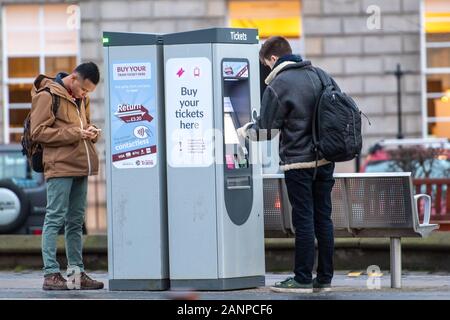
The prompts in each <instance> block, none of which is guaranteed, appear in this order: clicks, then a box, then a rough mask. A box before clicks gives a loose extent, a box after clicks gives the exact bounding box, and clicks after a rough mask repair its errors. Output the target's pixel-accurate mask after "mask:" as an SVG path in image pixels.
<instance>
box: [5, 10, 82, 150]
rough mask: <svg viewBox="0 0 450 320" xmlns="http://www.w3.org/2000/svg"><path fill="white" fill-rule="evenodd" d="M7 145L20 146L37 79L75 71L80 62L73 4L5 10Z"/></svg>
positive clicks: (75, 12) (75, 14)
mask: <svg viewBox="0 0 450 320" xmlns="http://www.w3.org/2000/svg"><path fill="white" fill-rule="evenodd" d="M2 14H3V19H2V24H3V25H2V30H3V79H4V80H5V81H4V84H3V97H4V99H3V106H4V108H3V119H4V131H3V134H4V139H3V140H4V141H5V143H13V142H19V141H20V137H21V136H22V132H23V121H24V120H25V117H26V115H27V114H28V111H29V109H30V107H31V96H30V91H31V88H32V83H33V80H34V78H35V77H36V76H37V75H38V74H40V73H44V74H47V75H49V76H55V75H56V73H57V72H59V71H66V72H70V71H72V70H73V69H74V68H75V67H76V65H77V63H78V61H79V56H80V54H79V9H78V7H77V6H75V5H71V4H43V5H26V4H23V5H5V6H4V7H3V13H2Z"/></svg>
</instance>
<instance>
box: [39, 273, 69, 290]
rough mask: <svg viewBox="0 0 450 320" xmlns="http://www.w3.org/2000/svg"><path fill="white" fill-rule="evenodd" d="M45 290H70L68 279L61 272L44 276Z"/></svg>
mask: <svg viewBox="0 0 450 320" xmlns="http://www.w3.org/2000/svg"><path fill="white" fill-rule="evenodd" d="M42 289H44V290H69V288H67V281H66V279H64V277H63V276H62V275H61V273H59V272H58V273H52V274H47V275H45V276H44V285H43V286H42Z"/></svg>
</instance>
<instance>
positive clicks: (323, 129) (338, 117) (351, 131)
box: [312, 67, 370, 178]
mask: <svg viewBox="0 0 450 320" xmlns="http://www.w3.org/2000/svg"><path fill="white" fill-rule="evenodd" d="M312 70H313V71H314V72H315V73H316V74H317V75H318V76H319V79H320V81H321V82H322V92H321V94H320V96H319V97H317V100H316V106H315V111H314V116H313V124H312V133H313V151H314V153H315V154H316V170H315V172H314V178H315V175H316V171H317V162H318V159H319V156H321V157H323V158H325V159H326V160H328V161H331V162H342V161H348V160H352V159H353V158H355V157H356V156H358V155H359V154H360V153H361V148H362V136H361V114H363V113H362V112H361V111H360V110H359V108H358V106H357V105H356V103H355V101H353V99H352V98H351V97H349V96H348V95H346V94H345V93H343V92H341V90H340V89H339V88H336V87H335V86H334V84H333V82H332V81H331V78H330V76H328V75H327V74H326V73H325V72H324V71H323V70H321V69H320V68H315V67H313V68H312ZM364 116H365V115H364ZM369 124H370V122H369Z"/></svg>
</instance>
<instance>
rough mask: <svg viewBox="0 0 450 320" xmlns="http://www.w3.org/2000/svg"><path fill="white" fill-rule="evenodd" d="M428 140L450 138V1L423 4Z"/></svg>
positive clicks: (425, 131)
mask: <svg viewBox="0 0 450 320" xmlns="http://www.w3.org/2000/svg"><path fill="white" fill-rule="evenodd" d="M422 21H423V23H422V26H423V28H422V41H421V42H422V70H423V73H422V87H423V100H422V115H423V123H422V127H423V136H424V137H447V138H450V1H442V0H424V1H423V3H422Z"/></svg>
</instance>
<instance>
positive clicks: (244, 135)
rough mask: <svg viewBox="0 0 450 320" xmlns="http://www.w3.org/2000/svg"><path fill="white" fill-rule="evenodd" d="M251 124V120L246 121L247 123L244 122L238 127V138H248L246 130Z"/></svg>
mask: <svg viewBox="0 0 450 320" xmlns="http://www.w3.org/2000/svg"><path fill="white" fill-rule="evenodd" d="M252 124H253V122H248V123H246V124H244V125H243V126H242V127H240V128H238V129H237V130H236V131H237V134H238V137H239V138H240V139H247V138H248V133H247V130H248V128H249V127H250V126H251V125H252Z"/></svg>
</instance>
